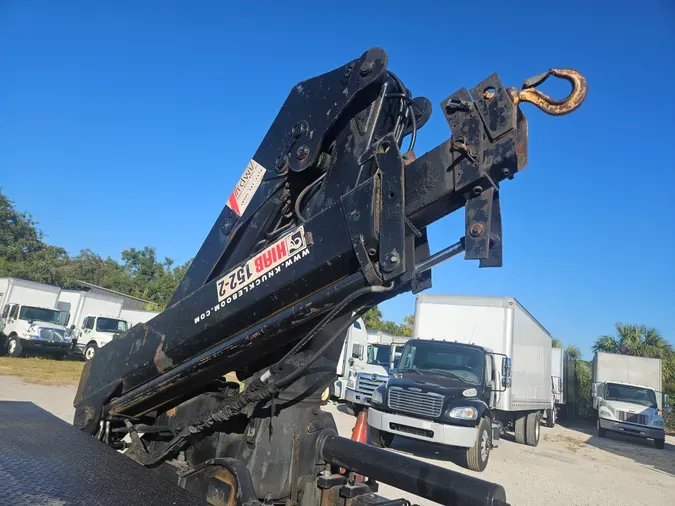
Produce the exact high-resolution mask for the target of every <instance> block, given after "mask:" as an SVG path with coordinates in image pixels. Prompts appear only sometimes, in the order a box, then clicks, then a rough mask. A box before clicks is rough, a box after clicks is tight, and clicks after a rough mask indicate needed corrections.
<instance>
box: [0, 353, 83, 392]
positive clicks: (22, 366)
mask: <svg viewBox="0 0 675 506" xmlns="http://www.w3.org/2000/svg"><path fill="white" fill-rule="evenodd" d="M83 367H84V362H82V361H80V360H53V359H50V358H42V357H31V358H14V357H0V375H1V376H19V377H20V378H23V380H24V381H25V382H26V383H37V384H39V385H77V384H78V383H79V382H80V375H81V374H82V368H83Z"/></svg>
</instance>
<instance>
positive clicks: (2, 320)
mask: <svg viewBox="0 0 675 506" xmlns="http://www.w3.org/2000/svg"><path fill="white" fill-rule="evenodd" d="M60 293H61V289H60V288H59V287H57V286H51V285H46V284H44V283H35V282H33V281H26V280H25V279H18V278H0V308H2V313H1V316H0V352H2V353H5V352H6V353H8V354H9V355H10V356H14V357H18V356H21V355H22V354H24V353H25V352H28V351H30V352H34V353H49V354H54V355H56V356H65V354H66V353H67V351H68V349H69V348H70V345H71V339H70V337H69V336H67V335H66V328H65V327H64V326H63V325H61V322H60V313H59V311H58V310H57V309H56V303H57V301H58V298H59V294H60Z"/></svg>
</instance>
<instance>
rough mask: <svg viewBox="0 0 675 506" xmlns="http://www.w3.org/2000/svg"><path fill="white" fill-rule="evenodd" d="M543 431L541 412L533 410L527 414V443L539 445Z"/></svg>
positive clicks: (528, 444)
mask: <svg viewBox="0 0 675 506" xmlns="http://www.w3.org/2000/svg"><path fill="white" fill-rule="evenodd" d="M540 433H541V413H539V411H532V412H531V413H528V414H527V417H526V419H525V444H526V445H527V446H537V445H538V444H539V435H540Z"/></svg>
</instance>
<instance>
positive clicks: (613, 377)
mask: <svg viewBox="0 0 675 506" xmlns="http://www.w3.org/2000/svg"><path fill="white" fill-rule="evenodd" d="M592 389H593V390H592V392H591V394H592V397H593V407H594V408H596V409H597V410H598V418H597V424H596V425H597V430H598V435H599V436H600V437H605V436H606V432H607V431H613V432H621V433H623V434H627V435H631V436H636V437H642V438H650V439H653V440H654V444H655V446H656V447H657V448H661V449H663V448H664V444H665V432H664V420H663V412H664V411H665V412H670V405H669V399H668V395H667V394H665V393H664V392H663V364H662V362H661V359H658V358H645V357H634V356H631V355H620V354H615V353H602V352H596V354H595V356H594V357H593V386H592Z"/></svg>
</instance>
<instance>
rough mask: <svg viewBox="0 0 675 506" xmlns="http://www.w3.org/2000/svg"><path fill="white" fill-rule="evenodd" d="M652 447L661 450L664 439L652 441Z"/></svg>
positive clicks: (664, 444)
mask: <svg viewBox="0 0 675 506" xmlns="http://www.w3.org/2000/svg"><path fill="white" fill-rule="evenodd" d="M654 446H655V447H656V448H658V449H659V450H663V448H664V447H665V446H666V440H665V439H655V440H654Z"/></svg>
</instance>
